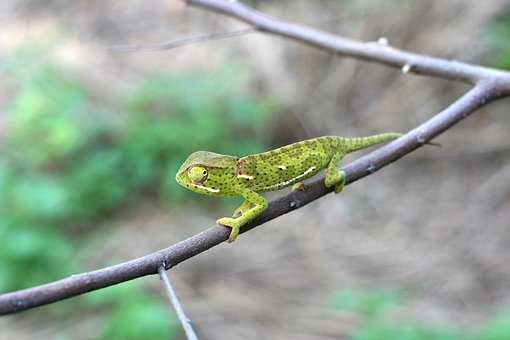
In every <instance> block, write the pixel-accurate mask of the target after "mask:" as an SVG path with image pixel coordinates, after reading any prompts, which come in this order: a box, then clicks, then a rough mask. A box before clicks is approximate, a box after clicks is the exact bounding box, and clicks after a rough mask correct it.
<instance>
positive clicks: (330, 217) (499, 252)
mask: <svg viewBox="0 0 510 340" xmlns="http://www.w3.org/2000/svg"><path fill="white" fill-rule="evenodd" d="M246 2H247V3H249V4H251V5H253V6H255V7H256V8H258V9H260V10H262V11H265V12H267V13H269V14H271V15H274V16H276V17H279V18H283V19H287V20H293V21H297V22H301V23H305V24H308V25H312V26H314V27H317V28H320V29H323V30H327V31H329V32H333V33H338V34H341V35H343V36H346V37H351V38H356V39H361V40H365V41H375V40H377V39H378V38H379V37H381V36H384V37H387V38H388V39H389V41H390V44H392V45H394V46H397V47H400V48H404V49H408V50H412V51H417V52H422V53H427V54H431V55H435V56H441V57H445V58H455V59H460V60H463V61H467V62H473V63H481V64H486V65H491V66H495V67H502V68H510V43H509V42H510V2H509V1H503V0H486V1H478V0H449V1H439V0H433V1H432V0H431V1H418V0H414V1H412V0H409V1H403V0H401V1H397V0H392V1H390V0H338V1H326V0H321V1H304V0H297V1H296V0H294V1H288V0H283V1H282V0H280V1H262V0H260V1H246ZM0 23H1V25H0V26H1V30H0V74H1V78H0V79H1V81H0V292H8V291H12V290H16V289H21V288H25V287H30V286H32V285H36V284H41V283H45V282H48V281H51V280H55V279H58V278H62V277H65V276H68V275H71V274H73V273H79V272H82V271H86V270H92V269H96V268H98V267H101V266H105V265H109V264H114V263H118V262H120V261H124V260H127V259H131V258H133V257H136V256H141V255H144V254H147V253H149V252H153V251H155V250H157V249H160V248H163V247H166V246H168V245H170V244H173V243H175V242H177V241H179V240H182V239H184V238H186V237H188V236H191V235H193V234H194V233H196V232H199V231H200V230H203V229H204V228H206V227H208V226H210V225H212V224H213V223H214V221H215V220H216V218H217V217H220V216H225V215H228V214H230V213H231V211H232V209H233V208H234V207H235V205H236V204H237V203H239V201H238V200H222V199H218V198H208V197H201V196H199V195H196V194H193V193H190V192H186V191H185V190H183V189H181V188H179V187H177V185H176V183H175V181H174V175H175V172H176V170H177V168H178V167H179V165H180V164H181V162H182V161H183V160H184V159H185V158H186V156H187V155H188V154H189V153H191V152H193V151H196V150H211V151H216V152H220V153H227V154H236V155H244V154H249V153H254V152H259V151H263V150H266V149H269V148H274V147H277V146H281V145H284V144H287V143H291V142H295V141H298V140H301V139H305V138H309V137H314V136H319V135H325V134H338V135H344V136H359V135H369V134H373V133H379V132H386V131H402V132H403V131H407V130H409V129H411V128H413V127H415V126H416V125H418V124H420V123H421V122H423V121H425V120H426V119H428V118H430V117H431V116H432V115H433V114H435V113H436V112H438V111H439V110H441V109H442V108H444V107H445V106H447V105H448V104H449V103H451V102H452V101H453V100H455V99H456V98H457V97H458V96H459V95H460V94H462V93H463V92H464V91H466V90H467V87H466V86H465V85H462V84H458V83H452V82H448V81H444V80H440V79H431V78H427V77H418V76H413V75H404V74H402V73H400V72H398V71H396V70H394V69H388V68H385V67H383V66H380V65H375V64H370V63H365V62H360V61H355V60H349V59H343V58H338V57H335V56H333V55H331V54H328V53H325V52H323V51H317V50H314V49H311V48H309V47H306V46H303V45H300V44H297V43H294V42H291V41H287V40H284V39H281V38H277V37H272V36H266V35H263V34H250V35H245V36H242V37H236V38H230V39H226V40H222V41H212V42H205V43H201V44H197V45H193V46H186V47H181V48H178V49H174V50H168V51H155V52H154V51H153V52H150V51H138V52H133V53H122V52H118V51H116V50H115V49H113V47H115V46H118V45H124V44H149V43H159V42H163V41H168V40H172V39H177V38H184V37H189V36H192V35H195V34H202V33H210V32H219V31H225V30H234V29H238V28H240V27H243V26H242V25H241V24H239V23H238V22H236V21H235V20H231V19H227V18H225V17H222V16H218V15H215V14H211V13H208V12H205V11H202V10H199V9H195V8H187V7H186V6H184V5H183V3H182V2H181V1H177V0H171V1H140V0H138V1H98V0H92V1H58V0H51V1H36V0H23V1H21V0H20V1H13V0H4V1H2V2H1V3H0ZM509 105H510V104H509V102H508V100H504V101H502V102H500V103H497V104H492V105H490V106H488V107H486V108H484V109H483V110H480V111H479V112H477V113H476V114H475V115H473V116H472V117H470V118H469V119H467V120H465V121H464V122H462V123H461V124H459V125H458V126H455V127H454V128H453V129H451V130H449V131H448V132H447V133H445V134H444V135H443V136H441V137H440V138H438V141H439V142H441V144H442V145H443V147H442V148H441V149H438V148H432V147H426V148H422V149H420V150H417V151H416V152H414V153H413V154H412V155H409V156H407V157H405V158H404V159H402V160H401V161H399V162H397V163H394V164H392V165H391V166H389V167H388V168H385V169H383V170H382V171H380V172H378V173H377V174H375V175H373V176H370V177H368V178H365V179H363V180H362V181H359V182H357V183H356V184H355V185H352V186H349V187H348V188H347V189H346V190H345V191H344V192H343V193H342V194H341V195H338V196H333V195H329V196H327V197H324V198H323V199H320V200H318V201H316V202H314V203H312V204H310V205H308V206H307V207H305V208H303V209H300V210H298V211H295V212H293V213H291V214H288V215H285V216H282V217H280V218H278V219H276V220H274V221H272V222H270V223H267V224H266V225H264V226H261V227H259V228H256V229H255V230H253V231H251V232H249V233H247V234H245V235H242V236H241V237H240V238H239V239H238V241H237V242H235V243H234V244H232V245H227V244H225V245H220V246H218V247H215V248H214V249H212V250H210V251H208V252H207V253H204V254H201V255H199V256H197V257H195V258H193V259H191V260H189V261H186V262H185V263H182V264H181V265H179V266H178V267H176V268H175V269H172V271H170V272H169V273H170V275H171V278H172V279H173V282H174V284H175V288H176V289H177V292H178V293H179V295H180V298H181V300H182V302H183V304H184V307H185V309H186V311H187V313H188V314H189V316H190V318H191V319H192V320H193V322H194V324H195V327H196V329H197V331H198V332H199V334H200V336H201V337H202V338H204V339H239V338H243V339H259V338H262V339H356V340H372V339H374V340H376V339H382V340H386V339H388V340H389V339H392V340H393V339H403V340H425V339H437V340H439V339H441V340H442V339H449V340H453V339H482V340H485V339H487V340H507V339H510V293H509V292H510V269H509V262H510V222H509V221H510V209H509V208H510V185H509V183H510V161H509V160H510V142H509V141H510V116H509V108H510V106H509ZM358 156H359V154H358V155H355V156H351V157H349V158H348V160H349V159H351V160H352V159H353V157H358ZM34 338H41V339H42V338H44V339H142V338H143V339H169V338H170V339H183V334H182V331H181V329H180V327H179V326H178V323H177V322H176V319H175V316H174V315H173V313H172V312H171V311H170V309H169V305H168V303H167V301H166V297H165V296H164V294H163V290H162V286H161V284H160V282H159V280H158V278H157V277H146V278H142V279H139V280H136V281H134V282H129V283H125V284H121V285H118V286H115V287H112V288H108V289H104V290H101V291H99V292H95V293H91V294H87V295H85V296H82V297H78V298H74V299H71V300H67V301H64V302H59V303H56V304H53V305H51V306H47V307H43V308H37V309H34V310H31V311H28V312H24V313H21V314H19V315H15V316H8V317H3V318H1V319H0V339H2V340H3V339H34Z"/></svg>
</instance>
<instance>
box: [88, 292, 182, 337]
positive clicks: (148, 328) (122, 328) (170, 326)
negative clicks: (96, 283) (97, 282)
mask: <svg viewBox="0 0 510 340" xmlns="http://www.w3.org/2000/svg"><path fill="white" fill-rule="evenodd" d="M87 304H88V305H89V306H90V307H93V308H96V309H98V310H101V309H102V308H109V309H110V310H111V312H110V313H109V315H108V317H107V318H106V319H105V322H104V328H103V329H102V330H101V334H100V338H101V339H105V340H106V339H108V340H110V339H112V340H116V339H119V340H120V339H122V340H124V339H131V340H136V339H155V340H158V339H165V340H166V339H175V338H177V335H178V334H179V332H180V325H179V323H178V321H177V318H176V316H175V315H174V314H173V313H170V307H169V306H168V303H167V302H166V299H164V297H159V299H157V298H154V297H153V296H151V295H150V294H147V293H145V292H143V290H142V289H141V288H140V287H139V284H137V283H136V282H129V283H124V284H121V285H119V286H115V287H110V288H107V289H103V290H100V291H97V292H94V293H91V294H90V295H89V296H88V297H87Z"/></svg>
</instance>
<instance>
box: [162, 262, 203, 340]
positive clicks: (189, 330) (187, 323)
mask: <svg viewBox="0 0 510 340" xmlns="http://www.w3.org/2000/svg"><path fill="white" fill-rule="evenodd" d="M158 272H159V277H160V278H161V280H162V281H163V283H164V285H165V291H166V295H167V296H168V299H169V300H170V303H171V304H172V306H173V307H174V309H175V313H176V314H177V317H178V318H179V321H180V322H181V325H182V328H183V329H184V333H185V334H186V338H187V339H188V340H198V337H197V335H196V334H195V331H194V330H193V327H192V326H191V320H190V319H189V318H188V317H187V316H186V314H185V313H184V309H183V308H182V305H181V303H180V302H179V299H178V298H177V294H175V291H174V289H173V287H172V284H171V283H170V278H169V277H168V275H167V274H166V269H165V264H164V263H163V264H161V265H160V266H159V269H158Z"/></svg>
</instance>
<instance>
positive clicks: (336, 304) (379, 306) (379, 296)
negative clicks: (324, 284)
mask: <svg viewBox="0 0 510 340" xmlns="http://www.w3.org/2000/svg"><path fill="white" fill-rule="evenodd" d="M399 300H400V296H399V294H397V293H396V292H391V291H371V292H367V291H362V290H342V291H339V292H337V293H335V295H334V296H333V297H332V299H331V305H332V306H333V308H335V309H339V310H347V311H352V312H356V313H358V314H361V315H363V316H366V317H376V316H378V315H380V314H382V313H384V312H385V311H387V310H388V309H390V308H395V307H397V306H398V302H399Z"/></svg>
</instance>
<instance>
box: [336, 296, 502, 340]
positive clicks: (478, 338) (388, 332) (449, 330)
mask: <svg viewBox="0 0 510 340" xmlns="http://www.w3.org/2000/svg"><path fill="white" fill-rule="evenodd" d="M405 300H406V299H405V298H404V297H403V296H402V295H401V294H399V293H398V292H394V291H379V290H342V291H338V292H336V293H335V294H334V295H333V296H332V297H331V300H330V303H331V306H332V308H333V309H335V310H338V311H343V312H350V313H353V314H354V315H356V316H357V317H358V319H359V324H358V326H357V327H355V329H354V330H352V331H351V334H350V339H352V340H463V339H467V340H506V339H509V338H510V313H505V314H502V315H500V316H498V317H496V318H495V319H492V320H489V321H488V322H487V323H486V324H484V325H482V326H481V327H479V328H478V329H457V327H454V326H453V325H446V326H445V325H442V326H439V327H438V326H432V325H424V324H420V323H418V322H416V321H414V320H411V319H409V318H406V317H403V316H402V313H401V312H402V307H403V305H402V304H403V303H404V301H405Z"/></svg>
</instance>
